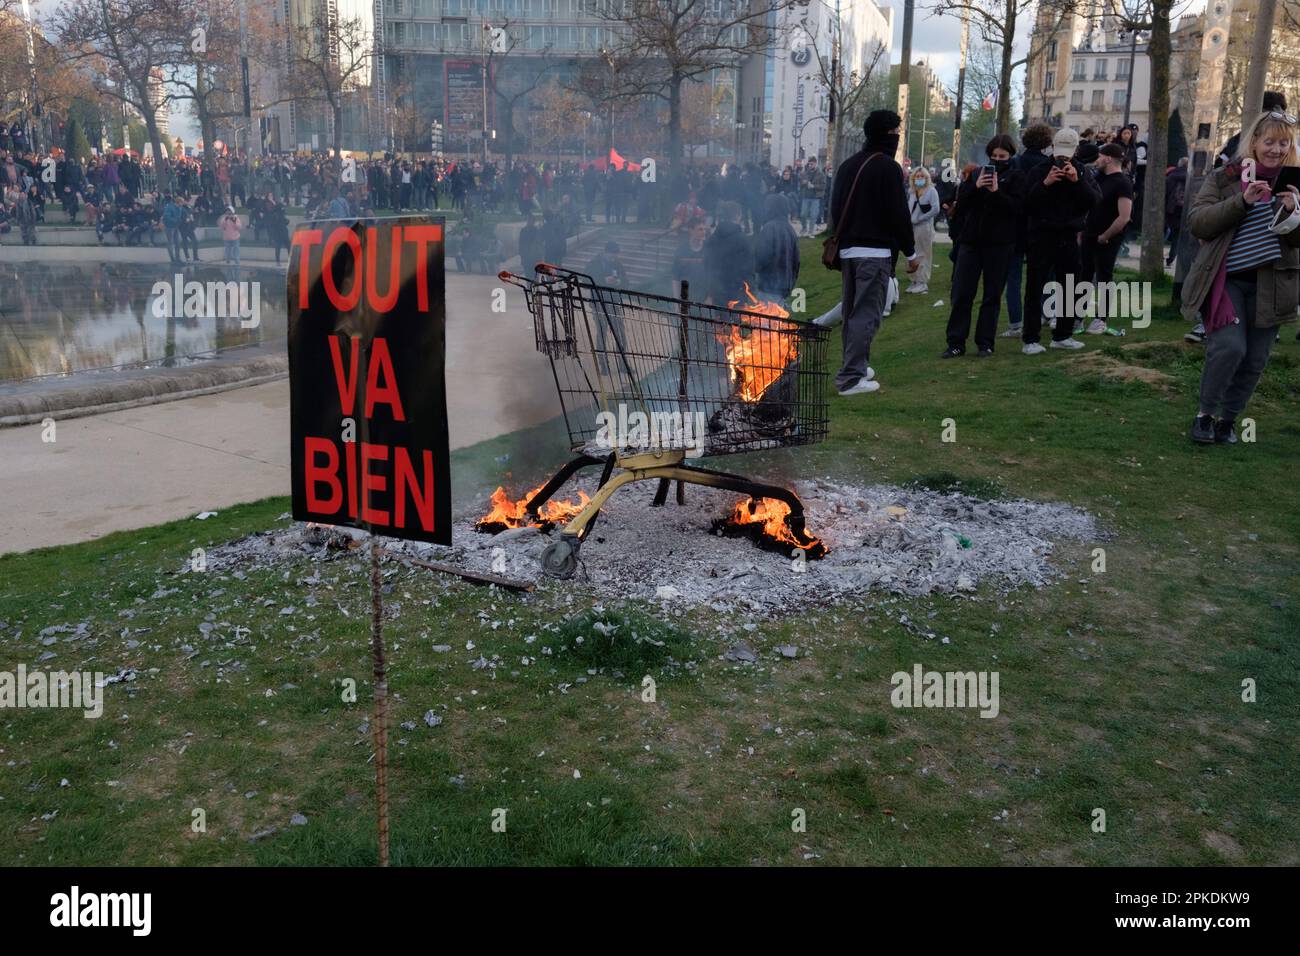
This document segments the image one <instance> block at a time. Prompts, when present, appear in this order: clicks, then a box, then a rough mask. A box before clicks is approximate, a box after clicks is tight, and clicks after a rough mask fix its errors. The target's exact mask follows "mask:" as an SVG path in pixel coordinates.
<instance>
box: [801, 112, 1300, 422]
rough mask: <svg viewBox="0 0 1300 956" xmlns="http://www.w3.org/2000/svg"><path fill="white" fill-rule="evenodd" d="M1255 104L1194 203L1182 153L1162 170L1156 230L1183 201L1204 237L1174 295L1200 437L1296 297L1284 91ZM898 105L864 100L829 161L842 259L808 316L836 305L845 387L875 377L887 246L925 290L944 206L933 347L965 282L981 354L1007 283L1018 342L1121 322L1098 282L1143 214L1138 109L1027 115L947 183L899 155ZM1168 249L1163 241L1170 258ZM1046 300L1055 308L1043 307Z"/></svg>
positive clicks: (964, 321) (887, 282) (1235, 406)
mask: <svg viewBox="0 0 1300 956" xmlns="http://www.w3.org/2000/svg"><path fill="white" fill-rule="evenodd" d="M1263 106H1264V111H1263V112H1262V113H1260V114H1259V115H1258V116H1257V117H1256V118H1255V119H1254V121H1253V122H1252V123H1251V124H1250V125H1249V126H1248V127H1247V128H1246V129H1245V130H1244V131H1243V132H1242V133H1241V134H1239V135H1238V136H1237V137H1234V138H1233V140H1232V141H1231V142H1230V143H1229V144H1228V145H1227V146H1226V147H1225V148H1224V150H1223V151H1221V153H1220V155H1219V161H1218V163H1217V164H1216V166H1215V168H1213V169H1212V170H1210V172H1209V173H1208V174H1207V175H1206V177H1205V178H1204V180H1203V181H1202V183H1201V185H1200V187H1199V189H1198V190H1197V193H1196V195H1195V197H1193V198H1192V199H1191V201H1190V203H1188V202H1187V196H1186V193H1187V182H1188V180H1187V163H1186V160H1180V161H1179V163H1178V164H1176V165H1174V166H1172V167H1170V168H1169V169H1168V170H1166V171H1165V182H1164V187H1163V188H1164V190H1165V198H1166V219H1165V222H1164V223H1163V224H1162V225H1163V227H1164V228H1163V231H1164V234H1165V238H1166V239H1176V237H1177V234H1178V232H1179V230H1180V229H1181V228H1183V225H1184V224H1183V217H1184V212H1185V213H1186V224H1185V226H1186V229H1187V230H1188V231H1189V232H1190V234H1191V235H1192V236H1194V237H1195V239H1196V240H1198V241H1199V245H1198V248H1197V251H1196V253H1195V256H1194V261H1193V262H1192V265H1191V270H1190V272H1189V274H1188V277H1187V280H1186V282H1185V283H1184V285H1183V290H1182V310H1183V314H1184V316H1185V317H1186V318H1187V319H1189V320H1190V321H1194V322H1196V326H1195V328H1194V329H1193V330H1192V332H1190V333H1189V334H1188V336H1187V338H1188V339H1189V340H1190V341H1195V342H1200V341H1205V344H1206V361H1205V366H1204V371H1203V375H1202V380H1201V390H1200V408H1199V411H1198V414H1197V416H1196V418H1195V421H1194V423H1193V426H1192V429H1191V437H1192V439H1193V440H1194V441H1197V442H1202V443H1221V444H1223V443H1226V444H1230V443H1233V442H1235V441H1236V440H1237V438H1236V433H1235V431H1234V423H1235V421H1236V420H1237V418H1238V416H1239V415H1240V414H1241V412H1242V411H1243V410H1244V408H1245V406H1246V403H1247V402H1248V401H1249V399H1250V397H1251V395H1252V394H1253V393H1254V390H1255V387H1256V385H1257V383H1258V381H1259V379H1260V376H1261V375H1262V373H1263V370H1264V367H1265V365H1266V364H1267V362H1268V357H1269V354H1270V350H1271V348H1272V346H1273V344H1274V342H1276V341H1277V340H1278V338H1279V337H1280V334H1279V330H1278V328H1277V327H1278V326H1279V325H1281V324H1283V323H1287V322H1294V321H1295V320H1296V317H1297V311H1298V310H1300V228H1297V227H1300V170H1297V167H1300V158H1298V155H1297V149H1296V134H1297V125H1296V118H1295V117H1294V116H1292V115H1291V114H1289V113H1287V112H1286V102H1285V99H1283V98H1282V97H1281V95H1280V94H1275V93H1270V94H1268V95H1267V96H1266V97H1265V100H1264V104H1263ZM900 123H901V121H900V119H899V117H898V115H897V114H895V113H892V112H890V111H888V110H878V111H876V112H874V113H872V114H871V116H870V117H869V118H868V119H867V122H866V124H865V126H864V132H865V134H866V143H865V145H864V147H863V149H862V150H861V151H860V152H858V153H856V154H855V155H853V156H851V157H849V158H848V159H846V160H845V161H844V163H843V164H842V165H841V166H840V167H839V169H838V170H837V171H836V174H835V177H834V186H833V192H832V200H831V222H832V224H833V225H832V228H831V236H832V240H831V242H832V247H833V249H834V251H835V253H836V255H835V261H834V264H833V266H832V267H833V268H838V269H839V270H840V271H841V272H842V274H843V281H842V293H843V294H842V300H841V302H840V303H839V304H838V305H837V306H836V307H835V308H834V309H832V310H830V311H829V312H827V313H826V314H825V315H823V316H820V317H819V318H817V319H815V320H814V321H815V322H816V323H818V324H820V325H828V326H829V325H835V324H838V323H840V322H843V323H844V330H843V339H844V360H843V367H842V368H841V370H840V373H839V375H838V377H837V379H836V385H837V387H838V390H839V392H840V394H841V395H856V394H862V393H869V392H874V391H877V390H878V389H879V388H880V383H879V381H878V380H877V379H876V376H875V370H874V369H873V368H872V367H871V366H870V365H869V358H870V349H871V343H872V340H873V339H874V338H875V336H876V334H877V332H878V331H879V329H880V326H881V319H882V318H883V317H884V316H885V315H887V314H888V309H889V304H890V299H891V286H893V285H894V284H895V279H894V271H895V268H896V262H897V258H898V256H899V255H900V254H902V255H903V256H905V257H906V258H907V263H908V264H907V271H908V273H909V274H910V275H911V276H912V285H911V287H910V288H909V289H908V290H907V291H909V292H925V291H928V282H929V277H930V273H931V266H932V255H933V222H934V220H935V219H936V218H938V217H942V218H944V219H946V220H947V223H948V233H949V236H950V238H951V248H950V252H949V257H950V259H951V260H952V262H953V269H952V285H951V289H950V291H951V305H950V309H949V314H948V321H947V325H946V330H945V334H946V339H947V347H946V348H945V349H944V351H943V352H942V354H941V358H944V359H956V358H959V357H961V356H964V355H965V354H966V349H967V343H968V340H969V339H971V337H972V328H971V325H972V312H974V311H975V303H976V299H977V296H978V300H979V307H978V311H977V312H976V314H975V319H974V330H973V338H974V344H975V348H976V349H977V350H978V354H979V356H980V357H982V358H988V357H991V356H992V355H993V354H994V350H995V346H996V338H997V337H998V328H997V326H998V317H999V314H1000V313H1001V306H1002V300H1003V298H1004V297H1005V299H1006V302H1007V313H1008V318H1009V327H1008V328H1007V329H1006V330H1005V331H1003V332H1002V333H1001V337H1004V338H1012V339H1020V350H1021V352H1022V353H1023V354H1024V355H1039V354H1042V353H1043V352H1045V351H1046V350H1047V348H1048V347H1050V348H1054V349H1062V350H1067V351H1075V350H1078V349H1082V348H1084V347H1085V345H1084V342H1083V341H1082V340H1081V339H1079V338H1077V337H1076V336H1078V335H1080V334H1082V333H1085V332H1086V333H1094V334H1107V333H1109V334H1112V335H1122V334H1124V330H1122V329H1117V328H1115V327H1114V326H1112V325H1111V321H1112V320H1118V319H1120V318H1124V316H1116V315H1109V314H1107V308H1108V306H1113V305H1114V302H1115V301H1116V300H1115V299H1112V297H1110V296H1109V295H1105V294H1100V292H1099V291H1098V290H1100V289H1102V288H1103V287H1102V286H1101V285H1100V284H1101V283H1110V282H1113V279H1114V274H1115V265H1116V260H1117V259H1118V258H1119V256H1120V254H1121V251H1122V249H1121V246H1122V244H1123V241H1124V237H1125V235H1126V234H1128V233H1129V232H1130V231H1131V230H1133V229H1135V228H1138V227H1139V226H1140V210H1141V205H1142V195H1143V192H1144V190H1145V189H1146V188H1148V183H1147V182H1146V180H1147V171H1146V156H1147V153H1146V144H1145V143H1143V142H1142V141H1141V140H1140V139H1139V137H1138V130H1137V128H1136V126H1133V125H1130V126H1125V127H1123V128H1121V129H1119V130H1117V131H1116V132H1115V133H1113V134H1110V133H1103V134H1098V133H1096V132H1095V131H1094V130H1085V131H1084V132H1083V133H1082V134H1080V133H1079V132H1076V131H1074V130H1071V129H1053V128H1051V127H1049V126H1046V125H1035V126H1030V127H1029V128H1028V129H1026V130H1025V131H1024V132H1023V134H1022V136H1021V144H1020V148H1018V147H1017V144H1016V142H1015V140H1013V139H1012V138H1011V137H1010V136H1008V135H1006V134H999V135H997V136H994V137H993V138H992V139H990V140H989V141H988V143H987V144H986V145H985V148H984V153H985V156H986V157H987V160H986V162H984V163H978V164H977V163H971V164H969V165H967V166H966V167H964V168H963V169H961V170H960V171H959V173H958V175H957V176H955V177H948V178H950V179H954V178H955V179H956V182H955V183H954V182H947V181H944V177H942V176H941V177H940V182H939V184H938V186H937V187H936V186H935V185H933V184H932V176H931V175H930V173H929V171H928V170H925V169H923V168H922V169H914V170H910V171H909V170H905V169H904V168H903V166H901V165H900V164H899V163H898V162H897V161H896V160H895V159H894V156H895V155H896V153H897V149H898V137H899V132H898V130H899V126H900ZM1286 170H1290V172H1289V173H1285V172H1284V171H1286ZM1175 245H1176V243H1175ZM1174 254H1175V249H1174V248H1173V246H1172V245H1171V249H1170V253H1169V259H1168V260H1167V262H1169V261H1172V258H1173V256H1174ZM1022 279H1023V285H1022ZM1051 283H1056V284H1057V285H1056V286H1052V285H1050V284H1051ZM1085 287H1087V288H1088V289H1089V290H1090V291H1092V292H1093V293H1094V294H1093V295H1092V296H1091V304H1090V305H1085V306H1083V307H1082V308H1081V309H1079V310H1076V308H1075V306H1076V305H1077V304H1078V303H1080V302H1086V301H1088V300H1087V299H1082V300H1076V299H1074V298H1073V297H1072V296H1071V295H1070V292H1069V290H1071V289H1084V288H1085ZM981 289H982V291H981ZM1052 290H1055V292H1056V294H1055V295H1053V294H1051V293H1052ZM1062 291H1064V293H1065V294H1064V296H1062V295H1061V294H1060V293H1061V292H1062ZM1119 301H1124V300H1119ZM1049 303H1050V304H1052V310H1051V311H1052V314H1051V315H1045V314H1044V313H1045V311H1047V309H1046V306H1047V305H1048V304H1049ZM1076 311H1082V312H1083V313H1084V314H1076ZM1045 320H1046V322H1045ZM1045 324H1046V327H1047V328H1049V329H1050V330H1051V338H1050V341H1049V343H1048V346H1044V345H1043V343H1042V339H1043V335H1044V326H1045ZM1297 338H1300V336H1297Z"/></svg>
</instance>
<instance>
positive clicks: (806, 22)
mask: <svg viewBox="0 0 1300 956" xmlns="http://www.w3.org/2000/svg"><path fill="white" fill-rule="evenodd" d="M810 19H811V24H810ZM799 28H800V29H802V30H803V31H804V32H805V33H807V35H808V41H809V42H808V45H807V49H808V51H809V53H811V55H812V56H811V61H812V66H813V70H814V73H815V74H816V76H817V81H818V82H819V83H820V84H821V86H822V87H823V88H824V89H825V90H826V97H827V100H828V101H829V105H828V106H827V110H828V113H827V116H828V119H829V122H830V126H831V134H830V136H828V137H827V140H828V145H827V148H826V162H827V163H829V164H830V165H831V166H834V165H835V162H836V159H837V158H839V157H840V156H841V155H842V153H843V141H844V124H845V121H846V120H847V121H849V122H853V121H854V120H856V119H858V118H859V116H860V114H861V112H862V111H863V110H862V108H863V106H864V105H870V104H871V103H872V101H873V99H874V97H873V96H872V95H870V94H871V93H872V92H873V91H879V88H880V86H881V84H880V83H879V82H877V81H879V80H881V79H882V78H883V79H884V80H885V81H887V80H888V74H889V48H888V47H886V46H885V44H884V43H882V42H881V41H880V40H876V41H875V42H874V43H873V44H872V45H871V46H870V47H869V48H868V49H866V50H865V51H864V54H865V55H864V57H863V62H862V65H861V66H860V67H858V68H857V69H853V70H848V71H845V69H844V51H843V50H841V49H840V43H839V36H838V35H837V34H833V35H832V36H831V37H830V38H829V39H830V41H831V42H830V44H829V45H828V46H825V47H824V46H823V44H819V43H818V42H817V41H818V39H819V37H818V35H817V26H816V20H815V19H812V18H809V17H802V18H800V21H799ZM882 59H883V60H884V67H885V68H884V69H883V70H879V69H877V67H879V66H880V64H881V60H882Z"/></svg>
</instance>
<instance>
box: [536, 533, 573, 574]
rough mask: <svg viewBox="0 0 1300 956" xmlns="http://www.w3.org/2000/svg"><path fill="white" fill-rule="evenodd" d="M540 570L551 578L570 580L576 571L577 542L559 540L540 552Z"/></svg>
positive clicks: (564, 539)
mask: <svg viewBox="0 0 1300 956" xmlns="http://www.w3.org/2000/svg"><path fill="white" fill-rule="evenodd" d="M542 570H543V571H545V572H546V573H547V574H549V575H550V576H551V577H553V578H563V579H567V578H571V577H573V572H574V571H576V570H578V542H577V541H576V540H570V539H568V538H561V539H560V540H559V541H555V542H552V543H551V544H548V545H547V546H546V550H545V551H543V552H542Z"/></svg>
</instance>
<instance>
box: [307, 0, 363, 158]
mask: <svg viewBox="0 0 1300 956" xmlns="http://www.w3.org/2000/svg"><path fill="white" fill-rule="evenodd" d="M374 55H375V38H374V35H373V33H372V32H371V26H370V24H369V23H368V22H367V21H365V20H363V19H361V18H359V17H339V16H338V15H337V14H332V13H331V12H330V8H329V7H328V6H327V5H325V4H318V5H317V6H316V8H315V9H314V10H313V12H312V15H311V17H310V19H308V20H307V21H306V22H305V23H301V24H299V25H298V27H297V28H295V29H294V31H293V33H292V35H291V36H290V42H289V52H288V55H287V56H288V71H287V72H288V78H287V87H288V91H289V93H290V95H291V97H292V98H293V99H295V100H297V101H298V102H301V103H315V104H318V105H319V106H320V107H322V108H323V109H325V110H327V111H328V113H329V116H330V120H331V124H332V127H333V136H332V144H331V145H332V148H333V152H334V157H333V164H334V171H335V178H336V179H337V177H338V173H339V171H340V169H341V167H342V162H343V158H342V152H343V111H344V109H345V108H346V106H347V103H348V100H349V98H350V97H351V96H352V94H353V93H355V92H356V91H357V90H359V89H360V88H361V87H362V86H369V85H370V84H369V81H370V75H371V71H372V68H373V66H374Z"/></svg>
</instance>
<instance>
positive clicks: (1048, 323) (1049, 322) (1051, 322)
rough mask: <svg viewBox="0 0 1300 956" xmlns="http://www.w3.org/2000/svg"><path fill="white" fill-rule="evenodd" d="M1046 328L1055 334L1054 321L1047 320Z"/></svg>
mask: <svg viewBox="0 0 1300 956" xmlns="http://www.w3.org/2000/svg"><path fill="white" fill-rule="evenodd" d="M1047 327H1048V328H1049V329H1051V330H1052V331H1053V332H1055V331H1056V319H1049V320H1048V322H1047Z"/></svg>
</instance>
